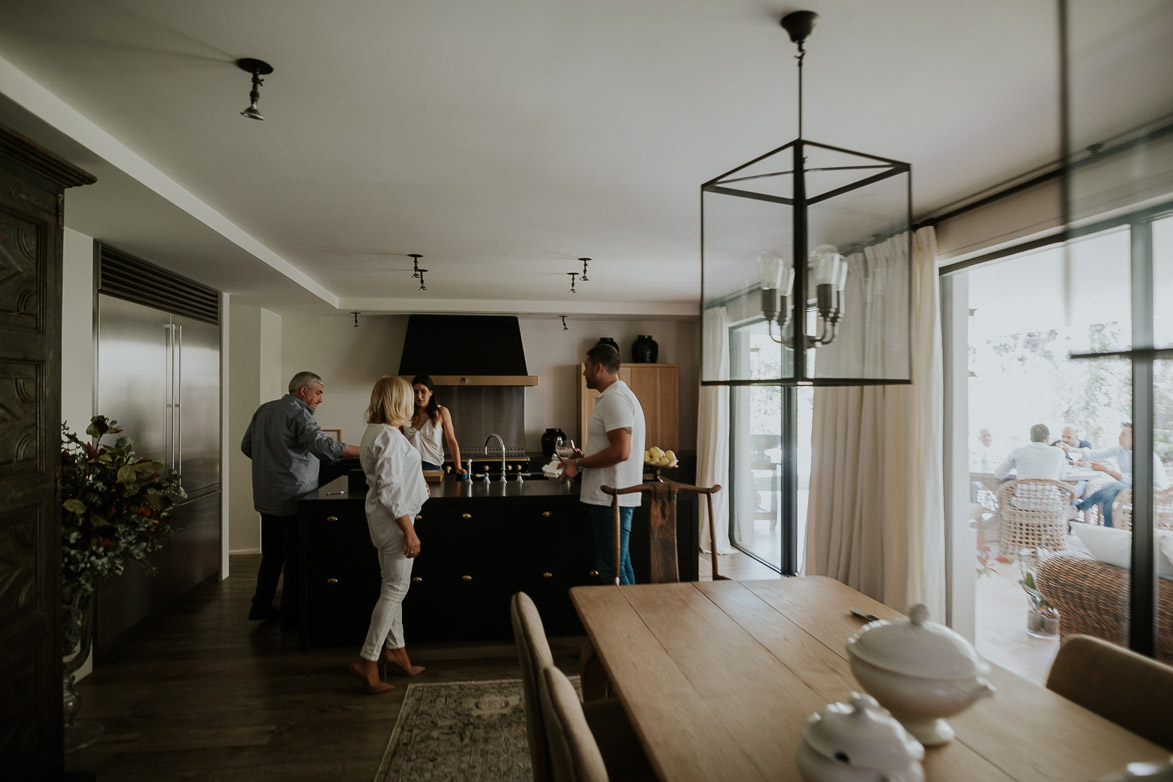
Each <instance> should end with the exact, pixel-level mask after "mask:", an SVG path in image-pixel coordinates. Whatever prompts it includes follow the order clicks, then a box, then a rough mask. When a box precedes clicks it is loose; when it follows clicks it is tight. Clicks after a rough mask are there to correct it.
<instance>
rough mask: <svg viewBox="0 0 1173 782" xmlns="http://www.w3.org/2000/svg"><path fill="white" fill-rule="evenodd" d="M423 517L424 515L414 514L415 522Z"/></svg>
mask: <svg viewBox="0 0 1173 782" xmlns="http://www.w3.org/2000/svg"><path fill="white" fill-rule="evenodd" d="M423 517H424V514H422V513H417V514H415V520H416V521H419V520H420V519H422V518H423Z"/></svg>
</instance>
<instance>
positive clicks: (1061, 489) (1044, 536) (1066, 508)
mask: <svg viewBox="0 0 1173 782" xmlns="http://www.w3.org/2000/svg"><path fill="white" fill-rule="evenodd" d="M1074 499H1075V489H1073V488H1071V486H1070V485H1069V484H1066V483H1064V482H1063V481H1050V480H1044V479H1042V478H1021V479H1019V480H1016V481H1007V482H1006V483H1004V484H1002V485H1001V486H1000V487H999V488H998V537H999V539H1000V540H1001V543H1002V555H1003V556H1005V557H1018V556H1019V554H1020V552H1021V551H1022V550H1023V549H1026V550H1027V551H1029V552H1030V554H1029V558H1031V559H1035V558H1037V553H1038V550H1039V549H1046V550H1047V551H1064V550H1066V548H1067V518H1068V515H1069V513H1070V510H1071V501H1072V500H1074Z"/></svg>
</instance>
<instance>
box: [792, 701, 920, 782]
mask: <svg viewBox="0 0 1173 782" xmlns="http://www.w3.org/2000/svg"><path fill="white" fill-rule="evenodd" d="M924 756H925V748H924V747H922V746H921V745H920V743H919V742H917V740H916V739H914V738H913V737H912V736H910V735H908V731H906V730H905V729H904V728H903V727H902V726H901V725H900V723H899V722H897V721H896V720H895V719H894V718H893V717H892V715H891V714H889V713H888V712H887V711H885V710H884V709H882V708H880V705H879V704H878V703H876V700H875V698H870V697H868V696H867V695H861V694H859V693H858V692H853V693H851V703H850V704H848V703H832V704H830V705H829V706H827V707H826V708H825V709H823V710H822V711H820V712H817V713H815V714H812V715H811V716H810V719H808V720H807V721H806V725H804V726H803V728H802V746H801V747H799V749H798V770H799V773H801V774H802V778H803V779H804V780H806V782H924V778H925V772H924V769H922V768H921V765H920V762H921V760H922V759H923V758H924Z"/></svg>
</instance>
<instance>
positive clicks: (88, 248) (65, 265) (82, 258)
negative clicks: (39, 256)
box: [61, 228, 94, 433]
mask: <svg viewBox="0 0 1173 782" xmlns="http://www.w3.org/2000/svg"><path fill="white" fill-rule="evenodd" d="M61 278H62V290H61V420H62V421H65V422H66V423H68V424H69V428H70V429H72V430H73V431H75V432H82V433H84V432H85V430H86V426H88V425H89V423H90V418H91V417H92V416H93V414H94V240H93V239H92V238H90V237H88V236H86V235H85V234H82V233H78V232H77V231H74V230H73V229H70V228H66V229H65V236H64V243H63V245H62V274H61Z"/></svg>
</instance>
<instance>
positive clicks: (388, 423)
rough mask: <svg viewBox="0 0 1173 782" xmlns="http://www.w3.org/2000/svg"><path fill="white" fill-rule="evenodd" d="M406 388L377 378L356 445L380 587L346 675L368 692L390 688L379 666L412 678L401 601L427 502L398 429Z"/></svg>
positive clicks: (406, 410) (407, 403)
mask: <svg viewBox="0 0 1173 782" xmlns="http://www.w3.org/2000/svg"><path fill="white" fill-rule="evenodd" d="M413 409H414V402H413V400H412V392H411V386H409V385H408V384H407V381H406V380H404V379H402V378H399V377H392V376H387V377H381V378H379V379H378V381H376V382H375V387H374V389H372V391H371V404H370V407H368V408H367V415H366V421H367V429H366V432H364V433H363V437H362V444H361V445H360V446H359V463H360V464H361V465H362V469H363V472H364V473H365V474H366V478H367V498H366V513H367V527H368V528H369V529H370V533H371V543H373V544H374V545H375V548H377V549H378V550H379V564H380V567H381V569H382V573H383V586H382V590H381V591H380V592H379V601H378V602H377V603H375V608H374V610H373V611H372V612H371V625H370V628H369V629H368V630H367V640H366V643H364V644H363V647H362V651H361V652H359V656H358V658H357V659H355V660H354V661H353V662H352V663H351V664H350V670H352V671H354V673H355V674H356V675H357V676H358V677H359V678H360V679H361V680H362V682H363V685H364V686H365V688H366V690H367V692H370V693H381V692H390V691H391V690H393V689H395V686H394V685H392V684H387V683H386V682H384V681H383V680H382V678H381V677H380V675H379V668H380V663H384V664H386V665H387V667H388V668H390V670H391V672H392V673H396V674H399V675H401V676H415V675H416V674H418V673H420V672H422V671H423V670H424V669H423V666H419V665H412V664H411V660H410V659H408V657H407V648H406V643H405V641H404V638H403V598H404V597H406V595H407V589H408V587H409V586H410V582H411V566H412V563H413V562H414V560H415V558H416V557H417V556H419V553H420V540H419V538H418V537H416V534H415V528H414V527H413V526H412V525H413V521H414V519H415V516H416V514H417V513H419V511H420V508H421V507H423V504H424V502H425V501H426V500H427V499H428V487H427V484H426V483H425V482H424V476H423V472H421V469H420V455H419V452H418V451H416V449H415V448H414V447H413V446H412V445H411V443H409V442H408V441H407V438H406V437H404V436H403V433H402V432H400V431H399V427H401V426H403V424H405V423H407V422H408V421H410V420H411V414H412V411H413Z"/></svg>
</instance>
